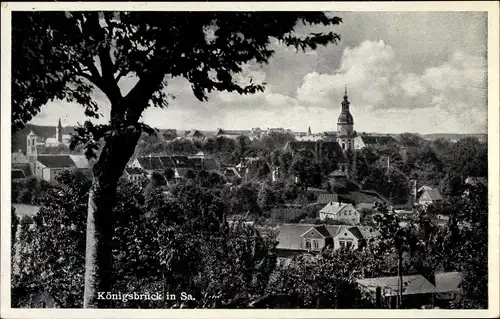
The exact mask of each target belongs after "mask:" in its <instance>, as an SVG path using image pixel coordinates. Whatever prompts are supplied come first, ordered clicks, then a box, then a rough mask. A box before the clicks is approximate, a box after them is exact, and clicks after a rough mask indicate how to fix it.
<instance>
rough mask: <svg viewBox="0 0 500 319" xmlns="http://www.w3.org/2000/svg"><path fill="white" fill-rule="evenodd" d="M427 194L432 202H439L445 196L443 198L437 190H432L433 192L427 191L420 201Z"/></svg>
mask: <svg viewBox="0 0 500 319" xmlns="http://www.w3.org/2000/svg"><path fill="white" fill-rule="evenodd" d="M425 194H427V196H428V197H429V198H430V199H431V200H432V201H437V200H442V199H443V196H441V193H440V192H439V191H438V190H437V189H431V190H425V191H424V192H423V193H422V194H421V195H420V196H419V199H420V198H421V197H422V196H424V195H425Z"/></svg>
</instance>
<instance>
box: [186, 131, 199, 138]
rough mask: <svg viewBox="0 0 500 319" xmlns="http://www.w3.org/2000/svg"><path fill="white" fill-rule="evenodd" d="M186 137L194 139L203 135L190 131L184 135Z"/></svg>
mask: <svg viewBox="0 0 500 319" xmlns="http://www.w3.org/2000/svg"><path fill="white" fill-rule="evenodd" d="M186 136H187V137H195V136H203V133H201V132H200V131H198V130H191V131H189V132H188V133H187V134H186Z"/></svg>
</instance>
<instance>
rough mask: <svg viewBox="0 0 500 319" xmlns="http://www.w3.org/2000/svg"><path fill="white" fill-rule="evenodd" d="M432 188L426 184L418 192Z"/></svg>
mask: <svg viewBox="0 0 500 319" xmlns="http://www.w3.org/2000/svg"><path fill="white" fill-rule="evenodd" d="M430 190H432V187H430V186H427V185H424V186H421V187H420V188H419V189H418V190H417V192H423V191H430Z"/></svg>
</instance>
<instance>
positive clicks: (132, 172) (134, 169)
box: [125, 167, 144, 175]
mask: <svg viewBox="0 0 500 319" xmlns="http://www.w3.org/2000/svg"><path fill="white" fill-rule="evenodd" d="M125 172H126V173H127V174H129V175H139V174H144V171H143V170H142V169H140V168H138V167H125Z"/></svg>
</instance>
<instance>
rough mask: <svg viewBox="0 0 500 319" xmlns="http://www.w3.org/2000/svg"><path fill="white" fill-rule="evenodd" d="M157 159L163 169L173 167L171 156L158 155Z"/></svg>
mask: <svg viewBox="0 0 500 319" xmlns="http://www.w3.org/2000/svg"><path fill="white" fill-rule="evenodd" d="M158 159H159V160H160V162H161V165H162V166H163V169H167V168H174V167H175V164H174V161H172V158H171V157H170V156H160V157H158Z"/></svg>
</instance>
